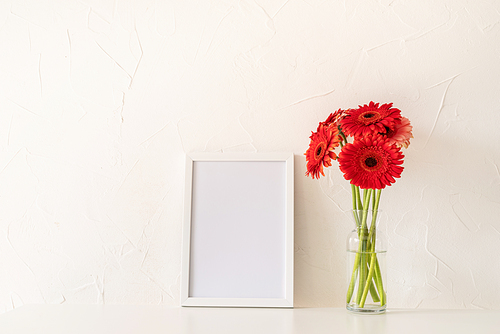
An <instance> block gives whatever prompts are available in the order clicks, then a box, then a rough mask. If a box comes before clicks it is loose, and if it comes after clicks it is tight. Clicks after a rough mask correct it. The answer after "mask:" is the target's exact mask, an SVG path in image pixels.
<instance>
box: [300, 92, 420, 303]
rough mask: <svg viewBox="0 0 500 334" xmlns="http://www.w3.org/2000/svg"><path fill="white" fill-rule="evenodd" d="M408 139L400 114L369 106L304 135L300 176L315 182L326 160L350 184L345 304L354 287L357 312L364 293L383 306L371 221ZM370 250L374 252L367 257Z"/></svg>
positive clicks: (397, 172)
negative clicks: (350, 260) (354, 232)
mask: <svg viewBox="0 0 500 334" xmlns="http://www.w3.org/2000/svg"><path fill="white" fill-rule="evenodd" d="M410 138H413V136H412V126H411V124H410V121H409V120H408V119H407V118H405V117H403V116H401V111H400V110H399V109H397V108H393V106H392V103H386V104H382V105H379V103H374V102H370V103H369V104H368V105H363V106H359V107H358V108H357V109H347V110H342V109H339V110H337V111H336V112H335V113H332V114H330V116H328V118H327V119H326V120H325V121H324V122H320V123H319V125H318V128H317V130H316V132H313V133H312V135H311V136H310V139H311V142H310V144H309V148H308V149H307V152H306V153H305V155H306V160H307V172H306V176H311V177H312V178H313V179H314V178H317V179H319V178H320V174H321V175H323V176H325V174H324V173H323V167H330V166H331V165H332V160H337V161H338V163H339V168H340V170H341V172H342V173H344V178H345V179H346V180H349V181H350V183H351V189H352V203H353V211H354V218H355V221H356V225H357V229H358V234H359V240H360V243H359V251H358V252H357V254H356V259H355V263H354V267H353V273H352V276H351V280H350V284H349V289H348V293H347V304H349V303H351V299H352V295H353V291H354V288H355V286H356V284H358V286H357V291H358V297H357V300H356V304H355V305H357V307H360V308H363V307H364V303H365V299H366V296H367V294H368V291H370V293H372V297H374V294H375V297H376V298H374V299H378V300H379V301H380V303H381V305H385V293H384V291H383V284H382V279H381V276H379V275H378V273H377V272H378V271H379V267H378V261H377V258H376V255H375V241H376V240H375V238H376V234H375V232H374V231H375V224H374V221H375V219H376V215H377V212H378V207H379V201H380V195H381V191H382V189H384V188H385V187H386V186H390V185H392V184H393V183H394V182H396V180H395V179H396V178H399V177H400V176H401V172H402V171H403V167H402V164H403V158H404V155H403V154H402V153H401V149H402V148H403V147H404V148H407V147H408V145H409V144H410ZM349 141H350V142H349ZM339 146H340V153H339V154H338V155H337V154H336V153H335V150H336V149H337V148H338V147H339ZM361 190H363V192H362V191H361ZM370 206H371V209H370ZM369 210H371V213H372V224H371V226H370V227H368V223H367V216H368V211H369ZM368 230H369V231H368ZM363 236H364V237H363ZM370 251H371V253H374V255H373V256H372V255H370ZM363 254H368V255H363ZM377 276H378V277H377ZM358 278H359V280H358ZM372 280H373V281H372ZM376 289H378V294H377V292H376Z"/></svg>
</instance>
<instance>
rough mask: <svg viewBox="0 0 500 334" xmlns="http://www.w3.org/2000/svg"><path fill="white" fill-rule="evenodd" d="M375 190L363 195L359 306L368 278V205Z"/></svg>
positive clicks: (359, 248)
mask: <svg viewBox="0 0 500 334" xmlns="http://www.w3.org/2000/svg"><path fill="white" fill-rule="evenodd" d="M372 191H373V189H365V191H364V194H363V208H364V209H363V218H362V220H361V230H360V232H359V235H360V237H359V241H360V243H359V246H358V254H356V256H360V257H361V259H360V261H361V263H360V264H359V265H360V268H359V277H358V278H359V285H358V294H357V298H356V303H357V304H359V302H360V301H361V297H362V291H361V290H360V289H359V287H362V286H365V284H366V278H367V274H368V273H367V270H366V264H367V258H366V251H367V248H366V246H367V242H368V239H367V235H366V234H367V233H366V232H367V228H366V221H367V219H368V205H369V203H370V202H369V201H370V197H371V194H372Z"/></svg>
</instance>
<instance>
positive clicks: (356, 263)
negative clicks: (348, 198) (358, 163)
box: [347, 187, 371, 303]
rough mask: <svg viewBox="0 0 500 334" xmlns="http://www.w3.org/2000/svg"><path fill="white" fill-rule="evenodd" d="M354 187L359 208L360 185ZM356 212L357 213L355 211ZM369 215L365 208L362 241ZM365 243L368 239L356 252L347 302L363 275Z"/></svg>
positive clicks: (360, 229)
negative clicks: (362, 255) (362, 257)
mask: <svg viewBox="0 0 500 334" xmlns="http://www.w3.org/2000/svg"><path fill="white" fill-rule="evenodd" d="M354 189H355V190H356V199H357V202H358V204H359V205H358V208H359V207H363V206H362V205H361V203H360V202H361V201H360V198H359V187H355V188H354ZM370 190H371V189H370ZM364 204H365V206H366V207H367V206H368V203H364ZM355 214H357V213H356V212H355ZM367 216H368V210H363V216H362V219H361V227H359V229H358V233H359V239H360V241H361V240H362V239H364V238H362V236H361V234H362V231H363V229H366V219H367ZM363 244H365V246H366V240H363V242H360V243H359V246H358V251H357V252H356V257H355V259H354V266H353V269H352V274H351V281H350V283H349V288H348V289H347V303H350V302H351V298H352V295H353V293H354V286H355V285H356V278H357V276H358V275H357V274H359V276H360V277H361V276H362V271H363V266H361V265H360V264H361V263H362V261H361V253H362V251H363ZM365 263H366V262H365ZM358 268H359V273H358ZM360 297H361V296H360Z"/></svg>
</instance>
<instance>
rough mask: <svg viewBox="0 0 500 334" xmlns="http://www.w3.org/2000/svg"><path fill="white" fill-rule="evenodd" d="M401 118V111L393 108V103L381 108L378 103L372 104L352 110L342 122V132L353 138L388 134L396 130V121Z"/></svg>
mask: <svg viewBox="0 0 500 334" xmlns="http://www.w3.org/2000/svg"><path fill="white" fill-rule="evenodd" d="M400 118H401V111H400V110H399V109H396V108H392V103H386V104H383V105H381V106H380V107H379V104H378V103H373V101H372V102H370V104H369V105H366V104H365V105H364V106H359V108H358V109H351V110H350V111H349V113H348V114H347V115H346V116H345V117H344V118H343V119H342V120H341V121H340V124H341V126H342V131H343V132H344V133H345V134H346V135H348V136H352V137H362V136H365V135H368V134H374V133H386V132H387V131H388V130H393V129H394V123H395V120H396V119H400Z"/></svg>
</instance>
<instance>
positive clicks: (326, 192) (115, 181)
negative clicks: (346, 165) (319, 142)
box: [0, 0, 500, 312]
mask: <svg viewBox="0 0 500 334" xmlns="http://www.w3.org/2000/svg"><path fill="white" fill-rule="evenodd" d="M499 23H500V2H499V1H496V0H484V1H467V0H433V1H410V0H350V1H345V0H344V1H340V0H339V1H334V0H332V1H323V0H242V1H236V0H226V1H215V0H210V1H208V0H207V1H194V0H186V1H152V0H142V1H133V0H81V1H73V0H65V1H62V0H43V1H39V0H2V1H0V46H1V48H0V312H5V311H9V310H11V309H13V308H15V307H18V306H20V305H23V304H28V303H48V304H54V303H90V304H122V303H123V304H131V303H134V304H166V305H173V306H175V305H179V303H180V298H179V288H180V262H181V227H182V207H183V202H182V201H183V191H184V189H183V187H184V157H185V154H186V153H189V152H199V151H207V152H277V151H286V152H293V153H294V154H296V160H295V172H296V175H295V306H300V307H323V306H325V307H343V306H344V295H345V291H346V282H345V280H346V276H347V274H346V272H345V271H346V270H345V257H346V255H345V238H346V236H347V234H348V233H349V231H350V230H351V228H352V226H351V225H350V223H349V221H348V219H347V213H346V212H347V210H349V209H350V203H351V202H350V186H349V184H348V182H347V181H345V180H344V179H343V176H342V175H341V173H340V171H339V170H338V169H337V168H336V166H334V167H332V168H329V169H327V170H326V176H325V177H323V178H321V179H320V180H312V179H310V178H306V177H305V176H304V173H305V157H304V155H303V153H304V152H305V151H306V149H307V147H308V145H309V138H308V137H309V135H310V134H311V131H312V130H315V129H316V127H317V124H318V122H319V121H323V120H324V119H326V117H327V116H328V115H329V114H330V113H331V112H333V111H335V110H337V109H338V108H344V109H345V108H353V107H356V106H358V105H360V104H365V103H368V102H370V101H375V102H381V103H386V102H393V103H394V106H395V107H397V108H399V109H401V110H402V113H403V115H404V116H406V117H408V118H409V119H410V120H411V121H412V125H413V127H414V131H413V134H414V137H415V138H414V139H413V140H412V142H411V145H410V147H409V148H408V149H407V150H405V152H404V153H405V155H406V159H405V164H404V167H405V170H404V172H403V174H402V177H401V179H398V181H397V182H396V184H395V185H394V186H392V187H389V188H386V189H385V190H384V191H383V194H382V200H381V208H382V209H383V210H384V211H385V212H387V213H388V214H387V216H388V219H387V221H386V222H385V225H384V226H385V227H384V228H385V230H386V232H387V237H388V241H389V255H388V258H387V261H388V281H387V287H388V300H389V307H398V308H399V307H403V308H485V309H495V308H498V305H499V303H498V302H499V301H500V285H499V284H498V280H499V277H500V261H498V256H497V254H498V245H499V244H500V219H499V213H500V172H499V165H500V140H498V131H499V130H498V129H499V124H500V94H499V92H500V80H499V77H500V24H499Z"/></svg>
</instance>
